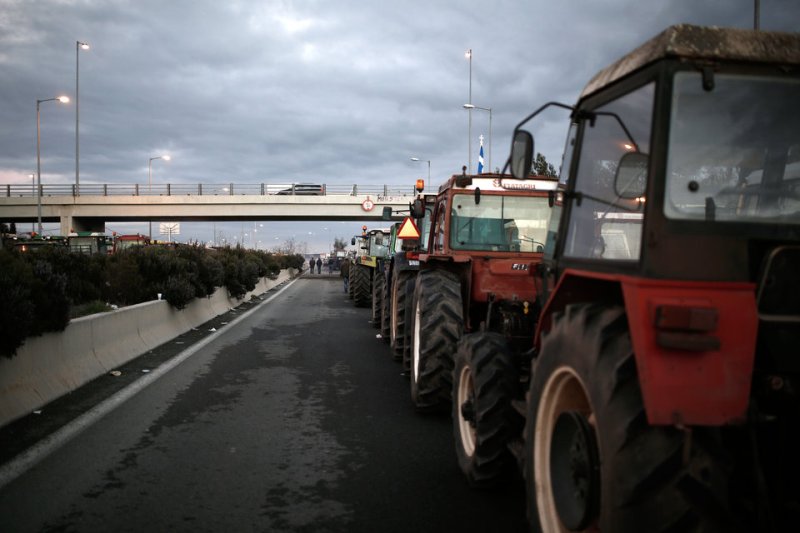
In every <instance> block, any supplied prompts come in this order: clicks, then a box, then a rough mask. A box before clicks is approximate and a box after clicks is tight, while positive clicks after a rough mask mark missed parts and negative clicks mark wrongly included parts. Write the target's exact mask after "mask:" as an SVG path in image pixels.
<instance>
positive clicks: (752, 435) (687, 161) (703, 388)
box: [439, 25, 800, 533]
mask: <svg viewBox="0 0 800 533" xmlns="http://www.w3.org/2000/svg"><path fill="white" fill-rule="evenodd" d="M551 105H553V104H547V105H545V106H542V107H541V108H539V109H538V110H537V111H536V112H534V113H533V114H532V115H530V116H529V117H528V118H526V119H525V120H524V121H523V122H521V123H520V125H519V126H517V128H516V130H515V134H514V141H513V144H512V154H511V160H510V162H511V169H512V173H513V174H514V176H515V177H517V178H521V179H523V180H524V179H525V178H527V174H528V170H529V169H530V167H531V161H532V154H533V153H534V148H533V137H532V135H531V134H530V133H528V132H527V131H524V130H522V129H521V128H522V126H523V125H524V124H525V123H526V122H527V121H529V120H530V119H532V118H533V117H535V116H536V115H537V114H538V113H539V112H541V111H542V110H544V109H545V108H547V107H548V106H551ZM555 105H556V106H558V107H563V108H568V109H570V110H571V127H570V130H569V134H568V139H567V144H566V151H565V153H564V160H563V164H562V169H561V178H560V181H559V185H558V189H557V190H556V191H553V192H552V193H551V197H550V203H551V205H552V206H553V218H552V222H551V224H550V225H549V228H548V230H547V239H546V240H545V247H544V252H545V253H544V261H543V263H542V264H541V266H539V267H537V276H536V277H537V280H538V281H537V287H538V290H537V295H539V296H540V298H539V302H540V303H541V307H542V310H541V314H540V318H539V320H538V325H537V330H536V334H535V336H534V337H533V348H534V363H533V364H532V366H531V372H530V385H529V387H528V388H527V390H528V392H527V395H525V394H523V393H522V392H523V391H521V390H516V391H512V392H513V394H514V395H515V397H514V400H515V401H513V402H511V403H512V405H508V406H504V408H503V409H499V410H494V411H491V412H489V409H491V408H492V405H491V404H492V403H493V402H496V398H497V396H498V395H506V394H508V393H507V392H498V390H499V389H502V388H503V387H505V382H506V380H505V379H499V380H498V381H495V382H489V381H488V380H482V379H481V380H479V379H477V376H474V377H475V378H476V379H475V387H474V389H473V391H474V395H473V396H472V397H471V398H468V399H467V401H465V402H464V403H461V405H458V404H457V405H456V409H458V410H459V412H463V411H468V412H470V413H476V415H474V416H475V418H471V417H466V416H465V419H469V420H474V422H475V426H474V430H475V434H476V440H475V442H474V449H473V452H474V453H473V458H474V461H475V462H476V463H479V464H478V465H477V466H476V467H475V468H474V469H473V470H468V471H467V474H468V476H469V475H473V476H474V475H477V474H487V475H488V476H489V477H491V476H493V475H494V474H495V472H496V471H495V470H492V469H488V468H486V469H485V468H483V466H482V465H487V464H489V462H490V461H489V460H488V459H487V458H489V459H490V457H489V455H487V453H488V452H489V451H493V450H495V449H496V445H497V442H496V441H497V439H501V440H506V441H507V445H508V446H510V448H511V449H515V450H518V451H519V452H520V453H519V455H520V459H521V463H522V465H523V471H524V478H525V485H526V488H527V506H528V516H529V519H530V522H531V524H530V525H531V528H532V529H533V530H535V531H542V532H562V531H613V532H620V533H627V532H641V531H689V532H700V531H795V530H797V527H798V526H797V524H798V519H799V518H800V485H798V483H797V479H798V475H799V474H800V454H798V449H800V401H799V400H798V390H800V389H799V388H800V358H798V346H800V281H798V280H799V279H800V277H799V276H798V273H800V126H798V121H797V113H796V112H795V111H796V110H797V109H800V35H797V34H781V33H770V32H760V31H748V30H739V29H722V28H703V27H696V26H688V25H680V26H674V27H670V28H668V29H667V30H665V31H664V32H663V33H661V34H660V35H658V36H656V37H655V38H653V39H652V40H650V41H649V42H647V43H645V44H644V45H643V46H641V47H640V48H638V49H637V50H635V51H634V52H632V53H631V54H629V55H627V56H626V57H624V58H622V59H621V60H619V61H618V62H616V63H614V64H613V65H611V66H609V67H608V68H606V69H605V70H602V71H601V72H600V73H599V74H597V75H596V76H595V77H594V78H593V79H592V80H591V81H590V82H589V83H588V85H587V86H586V88H585V89H584V91H583V93H582V94H581V96H580V98H579V99H578V102H577V104H576V105H575V106H574V107H572V106H566V105H563V104H555ZM519 183H525V181H520V182H519ZM453 290H454V289H453ZM439 292H443V291H441V290H440V291H439ZM476 335H477V337H476V338H475V339H473V340H472V341H470V342H471V343H472V344H474V345H475V346H478V345H481V344H489V343H492V342H494V340H493V339H496V337H494V336H492V335H491V334H490V333H482V334H476ZM491 351H492V352H493V354H494V357H495V358H498V357H499V358H500V359H503V358H505V357H506V355H504V354H505V353H506V348H505V347H504V346H502V345H501V344H498V345H497V346H494V347H493V348H492V349H491ZM476 368H477V367H476ZM456 376H458V372H456ZM479 381H480V382H481V383H480V385H479ZM458 401H459V402H460V399H459V400H458ZM513 406H520V409H521V410H522V411H524V413H525V430H524V440H523V441H522V442H524V445H522V446H518V444H519V443H520V440H519V439H516V438H514V437H515V434H518V435H522V434H521V433H518V432H517V430H518V426H517V422H516V421H515V420H514V416H515V414H514V411H515V409H514V408H513ZM479 413H485V414H484V416H483V417H481V416H478V415H477V414H479ZM506 419H508V420H511V422H510V423H509V424H506V423H505V422H504V420H506ZM456 447H457V449H459V448H463V447H462V446H461V443H457V444H456ZM459 453H462V452H461V451H460V452H459Z"/></svg>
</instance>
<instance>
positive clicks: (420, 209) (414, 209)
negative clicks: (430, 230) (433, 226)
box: [409, 198, 425, 220]
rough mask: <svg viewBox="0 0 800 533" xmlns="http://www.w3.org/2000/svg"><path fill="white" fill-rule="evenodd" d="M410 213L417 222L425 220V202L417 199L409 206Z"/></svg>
mask: <svg viewBox="0 0 800 533" xmlns="http://www.w3.org/2000/svg"><path fill="white" fill-rule="evenodd" d="M409 211H410V215H411V217H412V218H416V219H417V220H419V219H420V218H425V202H423V201H422V200H420V199H419V198H417V199H416V200H414V202H413V203H412V204H411V205H410V206H409Z"/></svg>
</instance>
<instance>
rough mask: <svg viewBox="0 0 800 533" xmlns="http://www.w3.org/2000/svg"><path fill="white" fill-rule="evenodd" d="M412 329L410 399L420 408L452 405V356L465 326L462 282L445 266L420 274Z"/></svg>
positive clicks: (432, 408) (415, 293) (415, 291)
mask: <svg viewBox="0 0 800 533" xmlns="http://www.w3.org/2000/svg"><path fill="white" fill-rule="evenodd" d="M413 309H414V316H413V320H414V322H413V325H412V332H411V359H412V361H411V401H412V402H414V405H415V407H416V408H417V410H419V411H432V410H437V409H440V408H448V409H449V406H450V397H451V396H450V394H451V390H452V371H453V358H454V356H455V352H456V343H457V342H458V339H459V338H460V337H461V333H462V331H463V330H464V319H463V312H462V304H461V283H460V281H459V279H458V277H457V276H456V275H455V274H453V273H451V272H447V271H444V270H425V271H422V272H420V273H419V275H418V276H417V284H416V288H415V290H414V304H413Z"/></svg>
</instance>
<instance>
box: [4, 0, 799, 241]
mask: <svg viewBox="0 0 800 533" xmlns="http://www.w3.org/2000/svg"><path fill="white" fill-rule="evenodd" d="M753 6H754V0H650V1H642V0H549V1H542V0H527V1H525V0H517V1H511V0H499V1H484V2H479V1H474V0H412V1H395V2H384V1H374V0H373V1H370V0H361V1H358V0H307V1H302V0H301V1H278V0H264V1H251V0H246V1H236V0H225V1H220V0H152V1H151V0H128V1H92V0H0V73H1V76H2V78H0V124H2V128H1V129H0V184H6V183H29V182H30V181H29V177H28V176H29V175H30V174H31V173H32V172H35V170H36V120H35V119H36V113H35V111H36V100H37V99H44V98H52V97H54V96H57V95H60V94H66V95H68V96H70V97H71V98H73V102H71V103H70V104H67V105H62V104H59V103H56V102H46V103H43V104H42V124H41V130H42V134H41V135H42V137H41V147H42V181H43V183H45V184H48V183H74V181H75V105H74V94H75V78H76V76H75V74H76V72H75V69H76V41H77V40H80V41H84V42H87V43H89V44H90V46H91V48H90V49H89V50H87V51H81V52H80V182H81V184H89V183H126V184H129V183H140V184H142V183H146V182H147V167H148V160H149V158H151V157H155V156H158V155H162V154H169V155H170V156H171V157H172V159H171V161H169V162H165V161H160V160H159V161H154V162H153V181H154V182H161V183H164V182H169V183H203V184H214V183H230V182H233V183H290V182H322V183H328V184H345V183H346V184H353V183H357V184H365V185H367V184H390V185H395V184H411V183H413V180H415V179H416V178H418V177H426V176H427V163H424V162H423V163H416V162H412V161H411V160H410V158H411V157H419V158H420V159H422V160H423V161H424V160H430V161H431V174H432V176H431V177H432V179H431V181H432V182H433V184H435V185H438V184H439V183H441V182H442V181H444V180H445V179H446V178H447V177H448V176H450V175H451V174H454V173H459V172H460V168H461V166H462V165H466V164H467V163H468V157H467V152H468V133H467V130H468V127H467V124H468V113H467V111H466V110H464V109H463V108H462V106H463V104H464V103H467V101H468V99H469V88H470V69H469V66H470V64H469V61H468V60H467V59H466V58H465V56H464V52H465V50H467V49H472V51H473V57H472V76H471V79H472V102H473V103H474V104H475V105H477V106H481V107H486V108H492V120H493V123H492V130H493V131H492V137H493V139H492V149H493V152H494V153H493V155H492V165H493V166H494V167H502V166H503V162H504V160H505V159H506V158H507V157H508V149H509V143H510V134H511V131H512V129H513V127H514V125H515V124H516V123H517V122H518V121H519V120H520V119H521V118H522V117H523V116H524V115H525V114H527V113H528V112H530V111H531V110H533V109H534V108H535V107H538V106H539V105H541V104H542V103H544V102H546V101H549V100H559V101H562V102H564V103H568V104H573V103H574V102H575V100H576V98H577V96H578V94H579V92H580V90H581V89H582V88H583V86H584V84H585V83H586V82H587V81H588V80H589V78H591V76H593V75H594V74H595V73H596V72H597V71H598V70H600V69H601V68H603V67H604V66H606V65H607V64H609V63H611V62H613V61H614V60H616V59H617V58H618V57H619V56H621V55H623V54H625V53H626V52H627V51H629V50H631V49H632V48H634V47H636V46H637V45H638V44H640V43H641V42H643V41H644V40H646V39H648V38H650V37H652V36H654V35H656V34H657V33H659V32H660V31H661V30H663V29H664V28H665V27H667V26H669V25H671V24H676V23H683V22H686V23H693V24H702V25H717V26H729V27H739V28H752V26H753V11H754V8H753ZM761 28H762V29H764V30H779V31H798V29H800V1H798V0H761ZM566 121H567V117H566V116H565V115H563V114H559V113H558V112H553V114H552V116H549V115H548V116H547V117H546V119H545V120H540V121H539V122H538V123H537V127H536V128H535V130H534V133H535V136H536V146H537V151H541V152H543V153H544V154H545V156H546V157H547V158H548V160H549V161H550V162H551V163H553V164H554V165H555V166H556V167H558V165H559V163H560V157H561V150H562V147H563V142H564V136H565V133H566ZM472 133H473V135H472V137H473V138H472V142H473V147H472V151H473V163H472V165H473V167H476V166H477V155H476V154H477V150H478V136H479V135H481V134H483V135H484V136H485V138H486V142H485V144H486V149H487V152H488V138H489V128H488V113H485V112H481V111H473V127H472ZM487 158H488V154H487ZM218 226H219V227H224V228H226V230H225V231H227V232H228V238H229V239H231V238H232V237H235V236H238V235H241V234H242V233H243V232H245V231H247V229H246V228H248V227H249V228H250V229H252V224H244V225H242V224H239V223H236V224H226V225H224V226H223V225H218ZM359 227H360V223H347V224H343V223H338V222H337V223H320V222H315V223H311V222H308V223H306V222H304V223H293V224H286V223H269V224H267V223H264V225H263V226H262V227H261V228H262V229H261V235H260V236H263V237H264V239H263V241H262V246H265V245H266V246H267V247H271V246H272V245H273V244H274V243H273V242H269V244H265V243H267V242H268V241H277V240H280V239H283V238H287V237H290V236H291V235H294V236H295V239H296V240H298V241H306V242H308V245H309V251H324V250H326V249H328V248H329V244H328V243H329V240H332V239H330V237H331V235H334V236H347V237H348V238H349V236H350V235H352V234H353V233H354V232H356V231H358V228H359ZM130 228H138V231H141V230H142V227H141V226H137V225H135V224H133V225H124V224H122V225H121V224H117V225H116V227H113V228H111V227H110V228H109V229H116V230H118V231H126V230H128V229H130ZM218 229H219V228H218ZM268 234H269V235H268ZM188 238H199V239H200V240H204V241H208V240H211V224H210V223H208V224H201V223H193V224H188V223H185V224H183V225H182V235H181V240H185V239H188Z"/></svg>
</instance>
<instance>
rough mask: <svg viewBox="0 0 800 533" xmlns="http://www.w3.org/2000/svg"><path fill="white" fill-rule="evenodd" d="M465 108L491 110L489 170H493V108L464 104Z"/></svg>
mask: <svg viewBox="0 0 800 533" xmlns="http://www.w3.org/2000/svg"><path fill="white" fill-rule="evenodd" d="M464 109H467V110H469V111H472V110H473V109H480V110H481V111H488V112H489V172H492V108H491V107H480V106H477V105H472V104H464Z"/></svg>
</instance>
